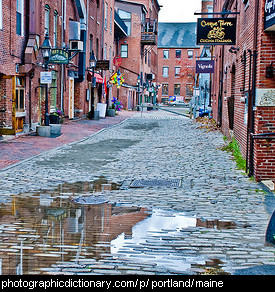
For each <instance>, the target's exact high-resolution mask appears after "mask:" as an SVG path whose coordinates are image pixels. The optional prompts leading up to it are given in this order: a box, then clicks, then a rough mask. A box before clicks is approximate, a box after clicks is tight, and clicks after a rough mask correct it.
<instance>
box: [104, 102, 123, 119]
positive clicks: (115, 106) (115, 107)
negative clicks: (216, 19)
mask: <svg viewBox="0 0 275 292" xmlns="http://www.w3.org/2000/svg"><path fill="white" fill-rule="evenodd" d="M121 109H123V105H122V104H121V102H120V101H118V100H117V98H115V97H113V99H112V105H111V106H110V107H109V109H107V116H109V117H114V116H115V115H116V113H117V112H119V111H121Z"/></svg>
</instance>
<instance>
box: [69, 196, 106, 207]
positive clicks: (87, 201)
mask: <svg viewBox="0 0 275 292" xmlns="http://www.w3.org/2000/svg"><path fill="white" fill-rule="evenodd" d="M74 202H75V203H77V204H82V205H99V204H104V203H107V202H108V199H107V198H105V197H101V196H100V197H95V196H85V197H78V198H76V199H74Z"/></svg>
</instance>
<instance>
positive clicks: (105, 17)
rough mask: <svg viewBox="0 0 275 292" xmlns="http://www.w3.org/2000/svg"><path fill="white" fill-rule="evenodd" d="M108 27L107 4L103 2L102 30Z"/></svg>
mask: <svg viewBox="0 0 275 292" xmlns="http://www.w3.org/2000/svg"><path fill="white" fill-rule="evenodd" d="M107 27H108V4H107V3H106V2H105V5H104V28H105V29H107Z"/></svg>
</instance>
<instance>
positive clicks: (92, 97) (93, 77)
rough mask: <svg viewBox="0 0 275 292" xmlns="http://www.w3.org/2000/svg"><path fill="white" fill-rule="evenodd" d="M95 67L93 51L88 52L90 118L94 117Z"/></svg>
mask: <svg viewBox="0 0 275 292" xmlns="http://www.w3.org/2000/svg"><path fill="white" fill-rule="evenodd" d="M95 67H96V57H95V53H94V51H92V53H91V54H90V68H91V69H92V85H91V89H92V90H91V111H90V118H91V119H94V117H95V105H94V102H95V95H94V88H95V87H96V77H95Z"/></svg>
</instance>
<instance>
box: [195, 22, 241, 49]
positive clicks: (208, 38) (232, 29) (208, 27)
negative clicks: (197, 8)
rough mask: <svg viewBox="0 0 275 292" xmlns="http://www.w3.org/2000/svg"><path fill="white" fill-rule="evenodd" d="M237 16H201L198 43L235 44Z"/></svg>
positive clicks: (198, 23)
mask: <svg viewBox="0 0 275 292" xmlns="http://www.w3.org/2000/svg"><path fill="white" fill-rule="evenodd" d="M235 44H236V18H199V19H198V22H197V45H235Z"/></svg>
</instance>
